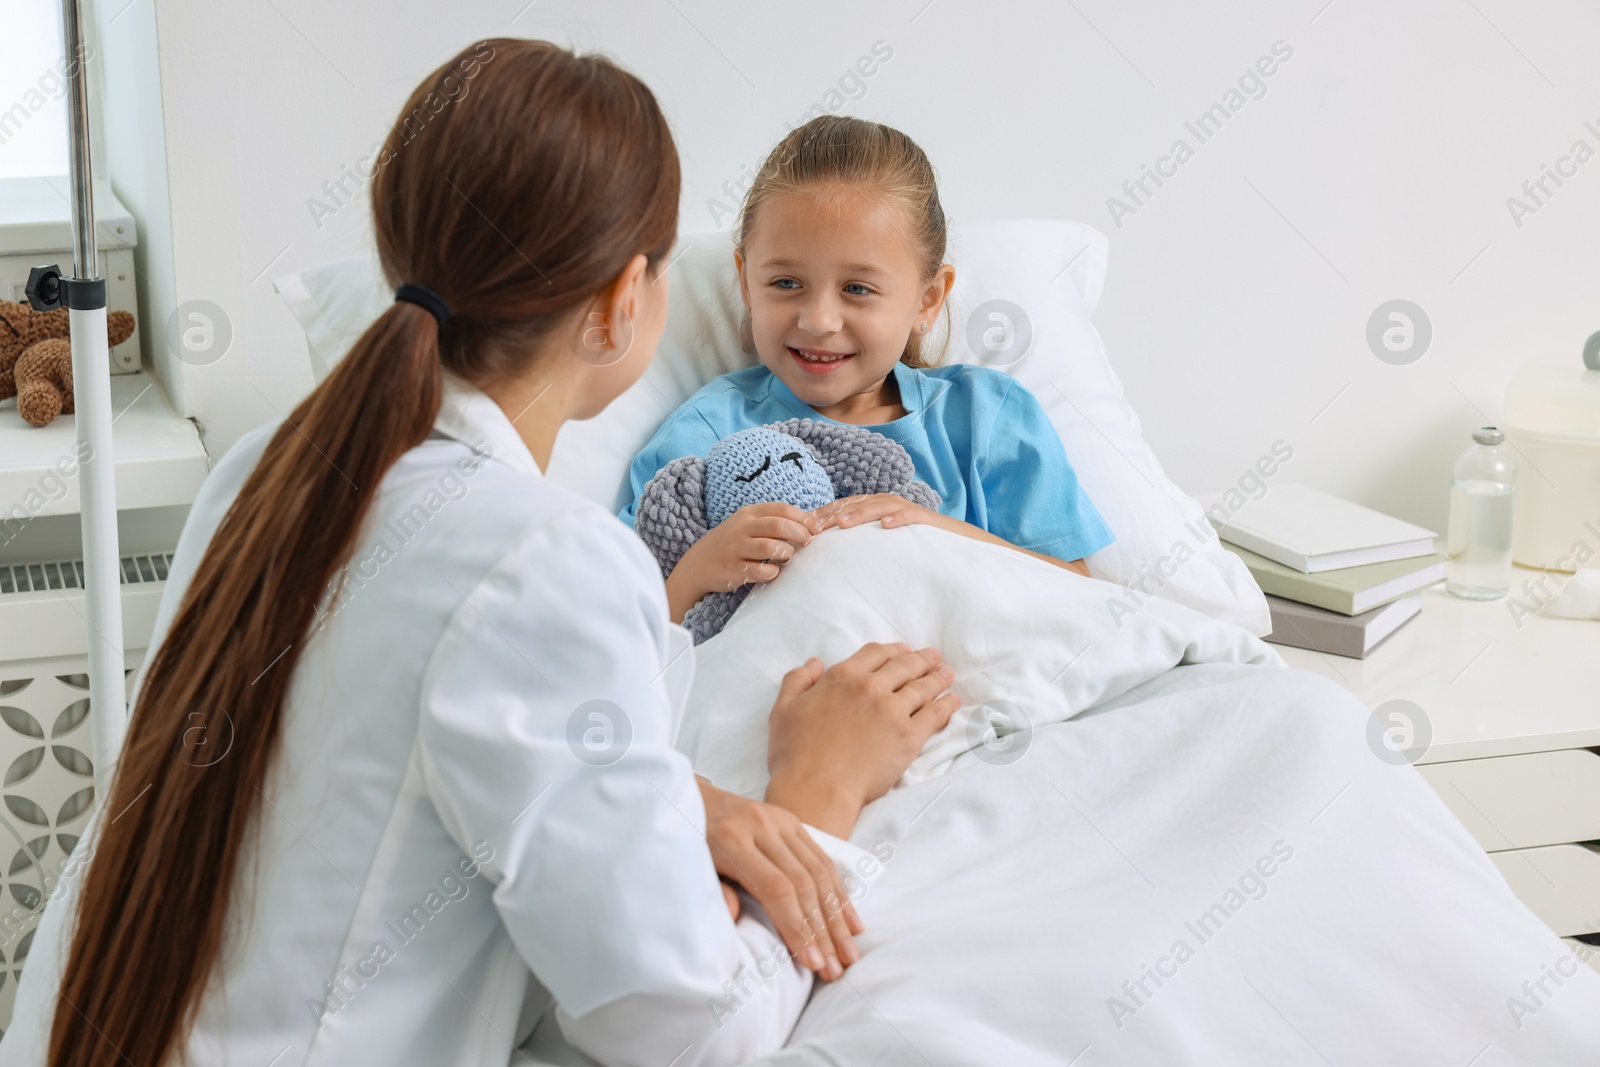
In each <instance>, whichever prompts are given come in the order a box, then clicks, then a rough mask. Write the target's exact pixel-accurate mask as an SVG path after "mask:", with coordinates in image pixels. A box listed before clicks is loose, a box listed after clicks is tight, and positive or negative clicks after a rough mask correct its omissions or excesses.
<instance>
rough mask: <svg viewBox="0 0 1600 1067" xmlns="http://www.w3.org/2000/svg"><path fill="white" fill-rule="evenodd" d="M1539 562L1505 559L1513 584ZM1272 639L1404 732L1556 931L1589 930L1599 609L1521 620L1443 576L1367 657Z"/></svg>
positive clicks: (1599, 804) (1598, 728)
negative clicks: (1462, 592) (1457, 593)
mask: <svg viewBox="0 0 1600 1067" xmlns="http://www.w3.org/2000/svg"><path fill="white" fill-rule="evenodd" d="M1539 573H1540V572H1538V571H1532V570H1527V569H1525V568H1522V567H1515V568H1513V569H1512V579H1511V588H1512V593H1513V595H1514V596H1521V595H1522V593H1521V588H1522V583H1523V582H1524V581H1526V580H1528V579H1530V578H1536V577H1538V575H1539ZM1273 647H1275V648H1276V649H1277V650H1278V652H1279V653H1280V654H1281V655H1282V656H1283V658H1284V660H1285V661H1286V662H1287V663H1288V664H1289V665H1290V666H1291V667H1298V668H1300V669H1302V670H1308V671H1315V672H1316V673H1318V674H1321V675H1324V676H1326V677H1328V678H1331V679H1333V680H1334V681H1336V682H1339V683H1340V684H1341V685H1343V686H1345V688H1347V689H1349V690H1350V691H1351V692H1352V693H1353V694H1355V696H1356V698H1357V699H1358V700H1360V701H1361V702H1362V703H1363V704H1365V705H1366V706H1367V707H1368V708H1370V709H1373V710H1374V711H1375V712H1378V713H1379V718H1380V720H1381V721H1383V723H1384V724H1385V725H1386V726H1394V727H1397V728H1399V729H1401V730H1410V731H1411V732H1412V734H1413V737H1414V739H1413V740H1412V741H1411V742H1410V743H1409V746H1408V747H1409V748H1410V749H1411V750H1416V749H1421V750H1422V751H1421V754H1420V755H1419V756H1418V757H1417V758H1416V759H1415V760H1414V761H1413V762H1414V763H1415V764H1416V766H1417V769H1418V770H1419V771H1420V772H1421V773H1422V776H1423V777H1424V778H1426V779H1427V780H1428V782H1429V784H1431V785H1432V786H1433V787H1434V789H1436V790H1437V791H1438V792H1439V795H1440V797H1442V798H1443V799H1444V802H1445V804H1446V805H1448V806H1449V808H1450V810H1451V811H1453V812H1455V814H1456V816H1457V817H1458V818H1460V820H1461V822H1462V824H1463V825H1464V826H1466V828H1467V829H1468V830H1469V831H1471V833H1472V834H1473V836H1474V837H1476V838H1477V839H1478V841H1479V843H1480V844H1482V845H1483V847H1484V849H1485V850H1486V851H1488V852H1489V854H1490V858H1491V859H1492V860H1493V861H1494V863H1495V865H1496V866H1497V867H1499V868H1500V872H1501V873H1502V874H1503V875H1505V879H1506V882H1507V883H1508V884H1509V885H1510V886H1511V888H1512V890H1513V891H1514V892H1516V894H1517V895H1518V896H1519V897H1521V898H1522V900H1523V901H1524V902H1525V903H1526V904H1527V905H1528V907H1529V908H1531V909H1532V910H1533V911H1534V913H1535V914H1537V915H1538V916H1539V917H1540V918H1542V919H1544V921H1545V922H1547V923H1549V924H1550V926H1551V927H1552V928H1553V929H1554V930H1555V931H1556V933H1558V934H1561V935H1562V936H1564V937H1575V936H1577V935H1591V936H1589V937H1586V938H1585V940H1591V941H1595V942H1600V938H1594V937H1593V935H1597V934H1600V621H1591V620H1581V619H1552V618H1545V617H1542V616H1534V617H1527V616H1524V617H1523V618H1522V623H1521V626H1518V625H1517V621H1516V620H1515V619H1513V618H1512V615H1511V612H1510V608H1509V600H1496V601H1470V600H1460V599H1458V598H1456V597H1453V596H1451V595H1449V594H1448V593H1446V592H1445V590H1444V583H1442V582H1440V583H1438V584H1436V585H1434V586H1432V587H1430V588H1429V589H1427V590H1425V591H1424V592H1423V594H1422V612H1421V613H1420V614H1419V615H1418V616H1417V617H1416V618H1415V619H1413V620H1411V621H1410V622H1409V623H1407V624H1406V625H1405V626H1403V627H1401V628H1400V630H1399V631H1397V632H1396V633H1395V634H1394V635H1393V636H1392V637H1390V638H1389V639H1388V640H1387V641H1385V642H1383V643H1382V644H1380V645H1379V646H1378V647H1377V648H1376V649H1374V650H1373V651H1372V652H1371V653H1369V654H1368V656H1367V658H1366V659H1364V660H1356V659H1346V658H1344V657H1342V656H1330V655H1324V654H1322V653H1319V652H1312V651H1309V650H1307V649H1301V648H1288V647H1284V646H1282V645H1275V646H1273ZM1399 701H1404V702H1408V704H1409V705H1410V706H1408V704H1402V703H1391V702H1399ZM1386 705H1387V706H1386ZM1412 706H1414V707H1412ZM1393 713H1398V714H1399V715H1401V716H1404V717H1405V718H1409V719H1414V720H1415V721H1414V722H1409V723H1408V722H1406V721H1404V720H1403V719H1401V718H1394V717H1392V715H1393ZM1592 962H1594V963H1595V964H1596V966H1597V969H1600V953H1596V955H1595V958H1594V960H1593V961H1592Z"/></svg>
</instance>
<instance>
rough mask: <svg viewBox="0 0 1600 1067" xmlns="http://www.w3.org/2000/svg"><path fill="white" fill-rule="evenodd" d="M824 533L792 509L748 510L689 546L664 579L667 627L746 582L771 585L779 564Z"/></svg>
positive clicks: (813, 520) (756, 506) (761, 507)
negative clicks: (669, 621)
mask: <svg viewBox="0 0 1600 1067" xmlns="http://www.w3.org/2000/svg"><path fill="white" fill-rule="evenodd" d="M823 529H826V527H825V526H824V525H823V522H822V520H821V519H819V518H818V517H817V516H815V515H813V514H812V513H811V512H808V511H801V510H800V509H799V508H797V507H795V506H794V505H793V504H784V503H779V502H773V503H767V504H749V505H747V506H745V507H742V508H740V509H739V510H738V511H736V512H734V513H733V514H732V515H729V516H728V517H727V518H726V519H724V520H722V521H721V522H720V523H718V524H717V525H715V526H713V527H712V528H711V529H710V530H709V531H708V532H707V533H706V535H705V536H704V537H702V538H700V540H698V541H696V542H695V543H694V544H693V545H691V546H689V550H688V551H687V552H685V553H684V554H683V557H682V558H681V559H679V560H678V565H677V566H676V567H674V568H673V569H672V573H671V574H670V575H668V576H667V603H668V605H669V607H670V608H671V611H672V621H673V622H682V621H683V616H684V614H685V613H686V612H687V611H688V610H689V609H690V608H692V607H694V605H695V604H696V603H697V602H698V601H699V600H700V598H701V597H703V596H705V595H706V594H707V593H729V592H732V591H733V590H735V589H738V588H739V587H740V586H742V585H748V584H750V583H751V582H770V581H772V580H773V579H774V578H776V577H777V576H778V573H779V570H780V569H781V568H782V566H783V564H785V563H787V562H789V560H791V559H793V558H794V554H795V553H796V552H798V551H799V550H800V549H801V548H803V547H804V546H806V545H808V544H810V543H811V539H812V537H814V536H816V534H818V533H820V532H821V531H822V530H823Z"/></svg>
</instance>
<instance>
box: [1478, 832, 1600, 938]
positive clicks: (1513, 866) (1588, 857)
mask: <svg viewBox="0 0 1600 1067" xmlns="http://www.w3.org/2000/svg"><path fill="white" fill-rule="evenodd" d="M1489 858H1490V859H1491V860H1493V861H1494V865H1495V866H1496V867H1498V868H1500V873H1501V874H1502V875H1504V876H1505V879H1506V882H1507V884H1509V885H1510V886H1511V891H1512V892H1514V893H1516V894H1517V896H1518V897H1520V898H1521V899H1522V902H1523V903H1524V904H1526V905H1528V907H1529V908H1530V909H1531V910H1532V911H1533V913H1534V914H1535V915H1537V916H1539V918H1541V919H1543V920H1544V921H1545V923H1547V924H1548V925H1549V926H1550V928H1551V929H1553V930H1555V932H1556V933H1558V934H1561V935H1562V936H1563V937H1570V936H1572V935H1573V934H1592V933H1594V932H1596V928H1597V926H1600V852H1596V851H1595V850H1594V849H1592V848H1589V847H1588V846H1586V845H1549V846H1546V847H1544V848H1519V849H1511V850H1509V851H1506V852H1492V853H1490V854H1489Z"/></svg>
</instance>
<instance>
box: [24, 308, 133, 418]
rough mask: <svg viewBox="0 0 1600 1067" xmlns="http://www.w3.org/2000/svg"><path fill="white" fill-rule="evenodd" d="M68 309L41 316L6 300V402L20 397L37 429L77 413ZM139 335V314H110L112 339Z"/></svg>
mask: <svg viewBox="0 0 1600 1067" xmlns="http://www.w3.org/2000/svg"><path fill="white" fill-rule="evenodd" d="M68 315H69V312H68V311H67V309H66V308H57V309H56V310H54V311H42V312H41V311H35V310H33V308H32V307H30V306H28V305H27V304H20V303H15V302H13V301H10V300H0V400H5V399H7V398H8V397H13V396H14V397H16V398H17V412H18V413H19V414H20V415H21V416H22V417H23V418H24V419H26V420H27V421H28V422H30V423H32V424H33V425H34V426H44V425H46V424H47V423H49V422H50V421H51V420H53V419H54V418H55V417H56V416H57V415H61V414H68V415H70V414H72V412H73V405H72V346H71V345H70V344H69V343H68V339H69V332H70V331H69V330H68V322H67V320H68ZM132 336H133V315H132V314H130V313H129V312H126V311H113V312H110V313H108V314H107V315H106V340H107V341H108V342H109V343H110V344H112V345H120V344H121V343H122V342H124V341H126V340H127V339H128V338H130V337H132Z"/></svg>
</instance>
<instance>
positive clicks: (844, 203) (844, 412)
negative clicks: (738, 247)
mask: <svg viewBox="0 0 1600 1067" xmlns="http://www.w3.org/2000/svg"><path fill="white" fill-rule="evenodd" d="M909 231H910V223H909V222H908V221H907V220H906V219H905V218H904V217H903V212H901V211H900V210H899V209H898V208H897V207H895V206H894V205H892V204H889V203H887V202H885V201H883V200H882V199H881V198H878V197H874V196H872V195H870V194H865V193H861V192H858V191H856V190H854V189H852V188H849V187H847V186H830V187H827V188H826V189H821V190H818V191H817V192H816V193H812V192H809V191H807V192H797V193H788V194H784V195H781V196H777V197H774V198H772V199H770V200H768V201H767V202H766V203H765V204H764V205H762V208H761V214H760V217H759V219H758V220H757V222H756V225H755V227H754V232H753V233H752V234H751V235H750V238H749V240H748V241H747V242H746V246H745V250H744V255H742V256H741V255H739V254H737V253H736V254H735V256H734V262H735V263H736V264H737V266H738V268H739V291H740V293H741V295H742V296H743V297H744V302H745V306H746V307H747V308H749V309H750V320H751V329H752V333H753V334H754V339H755V345H756V354H757V356H758V357H759V358H760V360H761V362H762V363H763V364H764V365H765V366H766V367H767V369H768V370H770V371H772V373H773V374H776V375H777V376H778V378H779V379H780V380H782V382H783V383H784V384H785V385H787V386H788V387H789V388H790V390H792V391H793V392H794V394H795V395H796V396H798V397H799V398H800V399H801V400H803V401H805V402H806V403H807V404H809V405H811V406H812V407H813V408H815V409H816V410H817V411H818V412H819V413H821V414H823V415H826V416H827V417H829V418H832V419H835V420H837V421H840V422H848V421H850V419H849V418H848V417H847V416H850V415H852V414H857V413H863V414H864V413H868V412H871V411H873V410H874V409H877V408H881V407H882V406H883V404H884V403H886V402H887V401H890V400H893V399H894V396H893V395H892V394H891V395H889V396H887V397H886V396H885V394H884V389H885V384H884V380H885V379H886V378H887V377H888V376H889V374H890V372H891V371H892V370H893V369H894V365H895V363H896V362H897V361H898V360H899V359H900V355H901V353H902V352H904V351H905V347H906V340H907V338H909V337H910V336H911V335H912V334H913V333H917V334H920V333H922V332H923V330H922V327H923V325H924V324H926V325H927V326H928V328H929V329H932V326H933V322H934V320H935V318H937V316H938V314H939V310H940V308H941V307H943V305H944V299H945V294H946V293H948V292H949V291H950V285H951V284H952V283H953V282H954V281H955V271H954V269H953V268H952V267H951V266H950V265H949V264H945V265H943V266H941V267H940V268H939V270H938V272H937V273H935V275H934V277H933V279H932V280H931V281H929V280H925V279H924V278H923V276H922V268H921V265H920V264H919V263H918V262H917V261H916V257H915V255H914V253H913V250H912V245H911V242H910V240H909V239H908V237H907V234H908V233H909Z"/></svg>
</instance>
